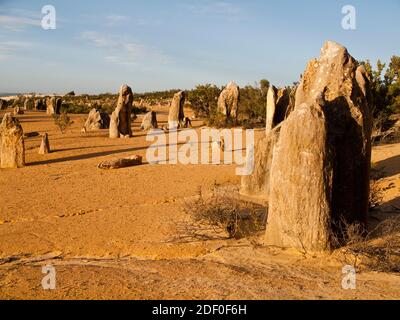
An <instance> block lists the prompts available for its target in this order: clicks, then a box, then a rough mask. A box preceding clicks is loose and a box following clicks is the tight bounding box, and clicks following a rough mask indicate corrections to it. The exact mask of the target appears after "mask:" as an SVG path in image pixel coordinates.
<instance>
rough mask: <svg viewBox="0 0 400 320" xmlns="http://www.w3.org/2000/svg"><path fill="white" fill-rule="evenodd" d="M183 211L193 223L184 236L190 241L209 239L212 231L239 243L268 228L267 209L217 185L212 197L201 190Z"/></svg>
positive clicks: (187, 226) (186, 229)
mask: <svg viewBox="0 0 400 320" xmlns="http://www.w3.org/2000/svg"><path fill="white" fill-rule="evenodd" d="M184 210H185V212H186V213H187V214H188V215H189V216H190V217H191V220H192V222H193V223H192V224H186V225H185V232H184V236H186V237H188V238H195V239H196V238H207V236H209V235H207V232H209V231H212V232H213V234H214V235H218V234H225V235H226V236H227V237H228V238H235V239H240V238H243V237H246V236H250V235H252V234H254V233H256V232H257V231H261V230H263V229H264V228H265V214H266V212H265V208H263V207H261V206H259V205H256V204H253V203H250V202H245V201H242V200H240V199H238V198H237V197H232V195H230V194H229V192H227V191H224V189H222V188H221V187H220V186H218V185H217V184H215V185H214V187H213V189H212V192H211V194H210V195H205V194H203V192H202V190H201V188H199V191H198V194H197V196H196V198H195V199H194V200H192V201H188V202H186V204H185V206H184Z"/></svg>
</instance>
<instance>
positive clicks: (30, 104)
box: [24, 97, 34, 110]
mask: <svg viewBox="0 0 400 320" xmlns="http://www.w3.org/2000/svg"><path fill="white" fill-rule="evenodd" d="M33 108H34V100H33V99H32V98H30V97H26V98H25V101H24V110H33Z"/></svg>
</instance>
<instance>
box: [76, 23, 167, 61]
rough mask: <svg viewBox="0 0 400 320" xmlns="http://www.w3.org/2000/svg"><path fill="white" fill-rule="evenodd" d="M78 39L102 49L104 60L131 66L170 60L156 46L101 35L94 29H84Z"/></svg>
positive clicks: (115, 36) (124, 38)
mask: <svg viewBox="0 0 400 320" xmlns="http://www.w3.org/2000/svg"><path fill="white" fill-rule="evenodd" d="M80 39H81V40H84V41H87V42H88V43H89V44H91V45H94V46H95V47H97V48H100V49H102V50H104V54H105V56H104V59H105V60H106V61H108V62H112V63H117V64H120V65H130V66H133V65H137V64H140V63H143V62H149V61H156V62H158V63H167V62H169V60H170V59H169V57H168V56H166V55H165V54H164V53H163V52H162V51H161V50H159V49H158V48H154V47H151V46H146V45H144V44H141V43H137V42H135V41H132V40H131V39H128V38H126V37H122V36H117V35H102V34H99V33H98V32H94V31H85V32H82V33H81V35H80Z"/></svg>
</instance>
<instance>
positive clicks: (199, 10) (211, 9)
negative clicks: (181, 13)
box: [182, 1, 242, 18]
mask: <svg viewBox="0 0 400 320" xmlns="http://www.w3.org/2000/svg"><path fill="white" fill-rule="evenodd" d="M182 6H183V7H185V8H186V9H187V10H189V11H191V12H192V13H195V14H201V15H210V16H216V17H228V18H229V17H230V18H233V17H237V16H239V15H240V14H241V13H242V9H241V7H240V6H238V5H236V4H234V3H231V2H227V1H213V2H206V3H185V4H182Z"/></svg>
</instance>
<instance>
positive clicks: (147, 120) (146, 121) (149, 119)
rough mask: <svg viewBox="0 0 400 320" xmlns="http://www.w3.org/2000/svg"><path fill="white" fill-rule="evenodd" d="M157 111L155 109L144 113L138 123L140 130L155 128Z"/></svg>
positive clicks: (156, 125) (156, 126)
mask: <svg viewBox="0 0 400 320" xmlns="http://www.w3.org/2000/svg"><path fill="white" fill-rule="evenodd" d="M157 128H158V123H157V113H156V112H155V111H150V112H148V113H146V114H145V116H144V117H143V120H142V124H141V125H140V130H142V131H148V130H150V129H157Z"/></svg>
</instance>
